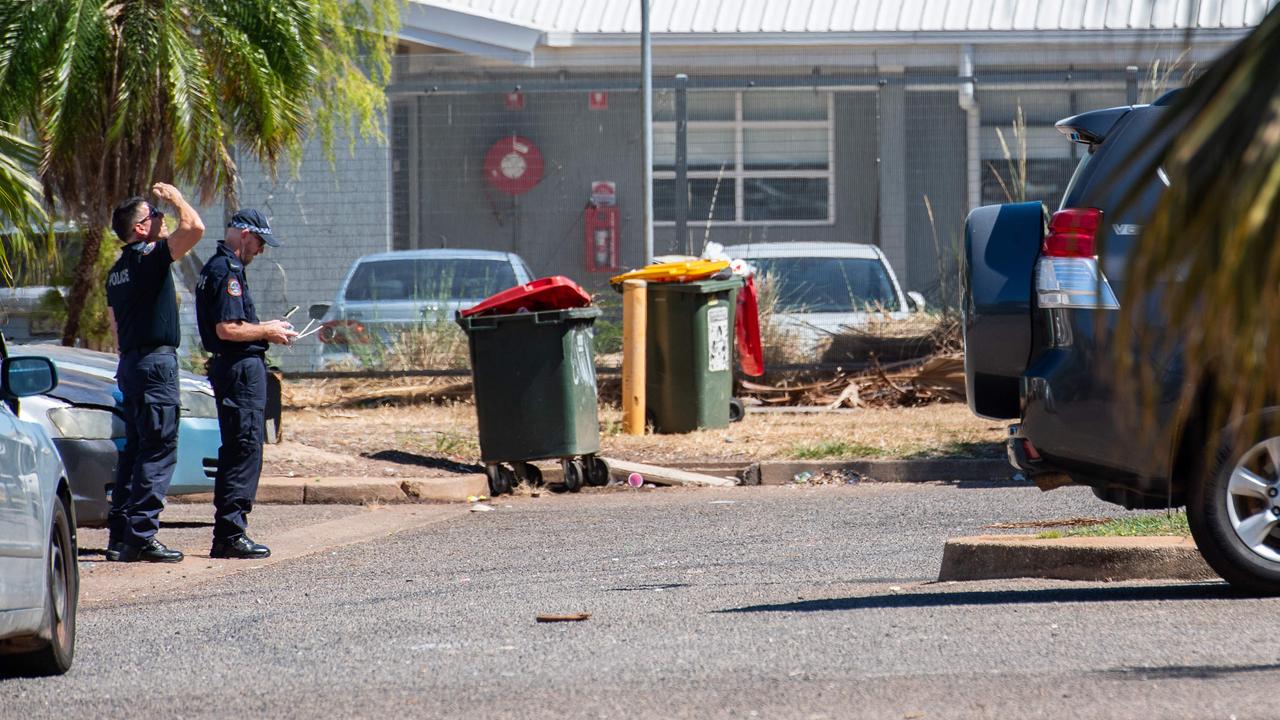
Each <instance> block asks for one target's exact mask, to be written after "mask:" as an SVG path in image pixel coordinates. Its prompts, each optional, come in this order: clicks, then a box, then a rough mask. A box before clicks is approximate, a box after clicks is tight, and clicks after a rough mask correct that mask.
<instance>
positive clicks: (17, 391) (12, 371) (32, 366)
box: [0, 356, 58, 398]
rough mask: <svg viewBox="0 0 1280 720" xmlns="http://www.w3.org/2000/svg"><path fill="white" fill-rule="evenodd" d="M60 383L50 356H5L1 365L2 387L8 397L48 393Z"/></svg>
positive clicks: (0, 380) (0, 379)
mask: <svg viewBox="0 0 1280 720" xmlns="http://www.w3.org/2000/svg"><path fill="white" fill-rule="evenodd" d="M57 384H58V371H57V369H56V368H54V366H53V362H52V361H50V360H49V358H44V357H37V356H27V357H10V358H5V360H4V363H3V365H0V387H2V388H3V390H4V394H5V396H6V397H12V398H20V397H27V396H28V395H39V394H40V393H47V392H49V391H50V390H52V389H53V388H54V387H56V386H57Z"/></svg>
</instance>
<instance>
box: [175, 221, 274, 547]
mask: <svg viewBox="0 0 1280 720" xmlns="http://www.w3.org/2000/svg"><path fill="white" fill-rule="evenodd" d="M268 245H270V246H271V247H279V246H280V241H279V240H277V239H275V238H274V237H272V235H271V226H270V225H268V224H267V219H266V218H265V217H263V216H262V213H260V212H258V211H257V210H253V209H244V210H240V211H238V212H237V213H236V214H235V215H232V216H231V222H230V223H228V225H227V232H226V235H225V236H224V237H223V240H222V242H220V243H218V250H217V252H215V253H214V255H213V257H212V258H210V259H209V262H207V263H205V266H204V269H203V270H201V271H200V280H199V282H198V283H197V284H196V322H197V324H198V325H199V327H200V343H201V344H202V345H204V349H205V350H206V351H207V352H209V353H210V354H211V355H212V357H211V358H210V359H209V382H210V383H211V384H212V385H213V394H214V397H215V398H216V399H217V401H218V428H219V429H220V430H221V431H222V447H220V448H219V449H218V473H217V475H216V476H215V478H214V485H213V504H214V525H213V547H212V549H210V551H209V556H210V557H215V558H248V559H253V558H265V557H267V556H269V555H271V550H270V549H269V548H268V547H267V546H266V545H261V544H259V543H255V542H254V541H253V540H250V539H249V536H248V535H247V534H246V529H247V527H248V520H249V518H248V515H249V512H250V511H251V510H253V499H254V496H255V495H257V493H258V476H259V474H260V473H261V472H262V441H263V434H264V427H263V425H264V414H265V412H266V405H267V367H266V361H265V359H264V356H265V354H266V352H267V344H268V343H277V344H288V343H289V342H291V341H292V340H293V338H294V337H296V336H297V333H296V332H294V330H293V326H292V325H290V324H289V323H288V322H286V321H284V320H268V321H267V322H259V321H258V313H257V310H256V309H255V308H254V306H253V298H252V297H251V296H250V294H249V283H248V280H247V279H246V277H245V272H244V269H245V268H246V267H248V265H249V263H251V262H253V259H254V258H255V257H257V256H258V255H260V254H261V253H262V252H263V251H264V250H265V249H266V246H268Z"/></svg>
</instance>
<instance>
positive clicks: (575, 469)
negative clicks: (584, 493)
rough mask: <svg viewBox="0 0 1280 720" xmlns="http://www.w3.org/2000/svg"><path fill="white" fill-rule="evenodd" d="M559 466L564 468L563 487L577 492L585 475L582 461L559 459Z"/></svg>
mask: <svg viewBox="0 0 1280 720" xmlns="http://www.w3.org/2000/svg"><path fill="white" fill-rule="evenodd" d="M560 467H562V468H563V469H564V487H565V489H566V490H568V491H569V492H578V491H579V490H581V489H582V481H583V480H584V479H585V478H586V476H587V471H586V468H584V467H583V465H582V462H581V461H578V460H561V461H560Z"/></svg>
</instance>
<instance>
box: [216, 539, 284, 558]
mask: <svg viewBox="0 0 1280 720" xmlns="http://www.w3.org/2000/svg"><path fill="white" fill-rule="evenodd" d="M209 557H211V558H233V559H238V560H261V559H262V558H267V557H271V548H269V547H267V546H266V545H259V544H258V543H256V542H254V541H252V540H250V539H249V536H248V535H237V536H235V537H233V538H214V540H213V548H212V549H210V550H209Z"/></svg>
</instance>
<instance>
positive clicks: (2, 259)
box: [0, 127, 53, 283]
mask: <svg viewBox="0 0 1280 720" xmlns="http://www.w3.org/2000/svg"><path fill="white" fill-rule="evenodd" d="M39 157H40V151H39V148H37V147H36V146H35V145H34V144H32V143H30V142H27V141H26V140H24V139H22V138H21V137H19V136H17V135H15V134H13V133H11V132H9V131H8V130H5V129H4V128H3V127H0V235H3V241H2V242H0V274H2V275H3V277H4V280H5V282H7V283H12V282H13V265H12V260H19V261H24V262H31V261H33V260H35V259H37V258H48V257H50V256H51V255H52V254H53V232H52V229H51V228H50V226H49V216H48V214H47V213H46V212H45V209H44V205H43V203H42V202H41V200H40V198H41V187H40V182H39V181H38V180H36V179H35V178H34V177H33V176H32V175H31V174H30V168H32V167H34V166H35V163H36V162H37V160H38V159H39Z"/></svg>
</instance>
